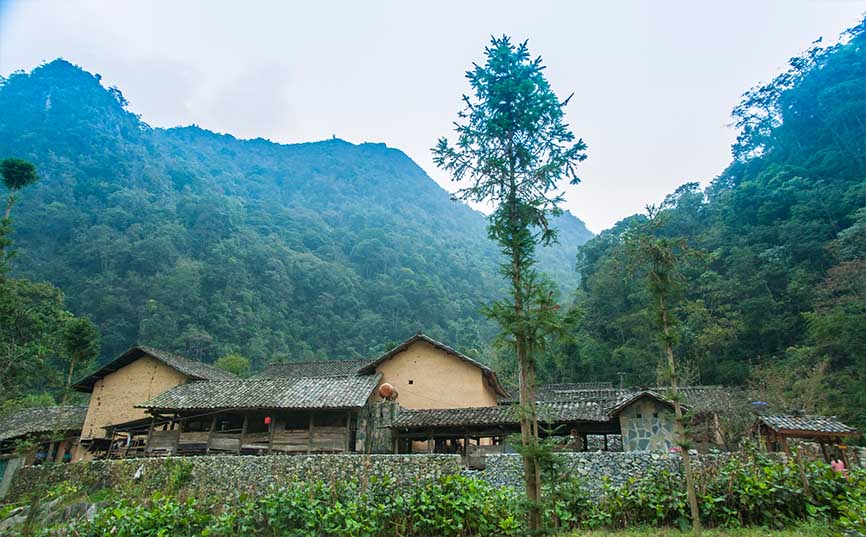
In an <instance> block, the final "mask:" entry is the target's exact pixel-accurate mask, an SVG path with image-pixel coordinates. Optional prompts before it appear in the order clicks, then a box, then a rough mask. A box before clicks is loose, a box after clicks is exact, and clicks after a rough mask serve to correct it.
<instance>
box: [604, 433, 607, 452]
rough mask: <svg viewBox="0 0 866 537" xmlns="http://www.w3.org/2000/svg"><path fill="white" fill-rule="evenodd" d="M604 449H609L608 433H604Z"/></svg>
mask: <svg viewBox="0 0 866 537" xmlns="http://www.w3.org/2000/svg"><path fill="white" fill-rule="evenodd" d="M604 450H605V451H607V434H605V435H604Z"/></svg>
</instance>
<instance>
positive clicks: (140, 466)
mask: <svg viewBox="0 0 866 537" xmlns="http://www.w3.org/2000/svg"><path fill="white" fill-rule="evenodd" d="M460 464H461V459H460V456H459V455H429V454H428V455H265V456H236V455H220V456H209V457H168V458H151V459H125V460H107V461H90V462H74V463H69V464H59V465H54V466H36V467H30V468H23V469H21V470H19V471H18V472H16V473H15V476H14V478H13V481H12V485H11V487H10V489H9V493H8V495H7V497H6V498H4V500H5V501H9V502H14V501H17V500H19V499H21V498H23V497H26V496H27V494H28V493H29V492H31V491H35V490H39V489H45V488H51V487H53V486H54V485H57V484H58V483H62V482H64V481H66V482H69V483H71V484H73V485H75V486H76V487H79V488H81V489H84V490H88V491H94V490H98V489H102V488H109V487H111V488H123V487H132V486H139V487H141V488H142V489H143V492H144V493H149V492H152V491H156V490H167V489H168V488H170V487H174V488H175V489H178V490H180V489H182V490H183V491H185V492H188V493H190V494H193V495H203V496H208V495H214V494H216V495H223V496H225V497H226V498H227V499H228V498H232V497H236V496H237V495H239V494H242V493H247V494H255V493H257V492H262V491H264V490H266V489H267V488H269V487H270V486H280V485H285V484H288V483H292V482H296V481H324V482H326V483H330V482H338V481H348V480H358V481H362V482H363V481H365V480H370V479H371V478H377V477H383V476H386V477H388V478H391V479H394V481H395V482H396V484H397V485H398V486H411V485H412V484H413V483H417V482H418V481H422V480H426V479H436V478H439V477H441V476H445V475H453V474H459V473H460V471H461V466H460ZM374 476H375V477H374Z"/></svg>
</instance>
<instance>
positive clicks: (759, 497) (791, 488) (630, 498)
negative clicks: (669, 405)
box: [561, 454, 866, 529]
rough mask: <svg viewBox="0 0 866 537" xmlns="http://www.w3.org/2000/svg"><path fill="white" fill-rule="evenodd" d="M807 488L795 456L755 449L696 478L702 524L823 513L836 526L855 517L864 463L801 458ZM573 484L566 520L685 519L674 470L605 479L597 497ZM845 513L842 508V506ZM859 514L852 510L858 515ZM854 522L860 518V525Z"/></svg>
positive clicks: (782, 524) (768, 521) (787, 520)
mask: <svg viewBox="0 0 866 537" xmlns="http://www.w3.org/2000/svg"><path fill="white" fill-rule="evenodd" d="M806 474H807V476H808V479H809V484H810V489H811V491H812V496H811V497H810V496H809V495H807V494H805V493H804V492H803V490H802V482H801V480H800V475H799V471H798V469H797V464H796V463H795V462H794V461H793V460H792V461H788V462H780V461H778V460H776V459H770V458H767V457H766V456H762V455H760V454H758V455H756V456H753V457H745V458H740V459H737V458H731V459H729V460H727V461H725V462H724V463H722V464H720V465H718V466H714V465H708V466H703V467H701V468H699V471H698V472H697V473H696V484H697V490H698V492H699V500H700V501H699V508H700V515H701V519H702V520H703V522H704V523H705V524H706V525H707V526H715V527H726V528H738V527H756V526H757V527H760V526H764V527H772V528H779V529H781V528H786V527H793V526H796V525H798V524H800V523H802V522H808V521H823V522H831V523H835V524H838V525H839V526H840V527H850V528H856V527H857V524H862V522H863V514H864V509H866V471H864V470H862V469H861V470H855V471H853V472H851V473H850V474H847V475H846V474H841V473H839V472H836V471H834V470H833V469H831V468H830V467H829V466H828V465H827V464H824V463H816V462H815V463H810V464H807V465H806ZM565 490H566V491H569V490H573V491H574V493H573V494H572V495H571V496H569V505H573V506H574V507H572V508H570V509H564V512H565V514H566V517H563V518H562V519H561V520H563V521H565V520H568V521H569V522H570V527H573V528H577V527H585V528H610V527H615V528H629V527H635V526H641V525H646V526H654V527H679V528H682V529H684V528H686V527H688V525H689V507H688V503H687V499H686V493H685V491H684V490H683V487H682V475H681V474H680V473H679V472H669V471H666V470H663V471H657V472H655V473H652V474H650V475H647V476H643V477H635V478H632V479H631V480H630V481H629V482H628V483H626V484H625V485H623V486H620V487H615V486H612V485H611V484H610V483H609V482H608V483H605V485H604V487H603V496H602V498H601V499H600V501H598V502H594V501H590V500H588V499H587V498H586V497H583V496H581V494H580V490H581V489H580V487H579V486H576V487H572V488H569V487H568V486H566V487H565ZM846 513H847V514H846ZM858 517H859V518H858ZM860 527H862V526H860Z"/></svg>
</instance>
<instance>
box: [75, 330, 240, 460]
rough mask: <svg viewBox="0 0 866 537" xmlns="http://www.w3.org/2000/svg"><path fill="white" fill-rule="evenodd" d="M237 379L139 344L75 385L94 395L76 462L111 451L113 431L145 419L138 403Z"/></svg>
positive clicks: (206, 366)
mask: <svg viewBox="0 0 866 537" xmlns="http://www.w3.org/2000/svg"><path fill="white" fill-rule="evenodd" d="M236 378H237V377H235V376H234V375H232V374H231V373H228V372H226V371H223V370H221V369H219V368H216V367H214V366H211V365H208V364H204V363H201V362H196V361H194V360H190V359H188V358H184V357H182V356H177V355H175V354H171V353H168V352H165V351H161V350H158V349H154V348H151V347H146V346H135V347H132V348H131V349H129V350H128V351H126V352H125V353H123V354H122V355H121V356H119V357H117V358H116V359H114V360H112V361H111V362H109V363H108V364H106V365H104V366H103V367H101V368H100V369H99V370H97V371H95V372H94V373H92V374H90V375H88V376H87V377H85V378H83V379H81V380H80V381H78V382H77V383H76V384H75V385H74V386H73V387H74V388H75V389H76V390H78V391H80V392H85V393H90V401H89V404H88V405H87V415H86V418H85V420H84V425H83V427H82V429H81V438H80V443H81V445H82V446H83V447H85V448H87V449H86V450H80V451H79V453H78V454H77V457H76V458H79V457H84V458H88V457H90V456H91V455H92V454H93V453H94V452H98V451H100V450H105V449H107V448H108V443H109V441H108V438H109V436H110V432H109V429H110V428H111V427H113V426H115V425H117V424H120V423H129V422H132V421H136V420H147V419H148V418H149V417H148V415H147V414H146V413H145V411H144V410H143V409H141V408H137V407H136V405H138V404H139V403H143V402H145V401H147V400H148V399H150V398H152V397H154V396H156V395H159V394H161V393H163V392H165V391H166V390H168V389H170V388H172V387H175V386H178V385H182V384H186V383H189V382H196V381H203V380H232V379H236Z"/></svg>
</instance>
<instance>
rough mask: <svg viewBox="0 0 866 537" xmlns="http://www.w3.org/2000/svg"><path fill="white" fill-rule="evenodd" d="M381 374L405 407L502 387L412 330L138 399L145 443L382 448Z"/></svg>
mask: <svg viewBox="0 0 866 537" xmlns="http://www.w3.org/2000/svg"><path fill="white" fill-rule="evenodd" d="M383 383H388V384H391V385H392V386H393V387H394V388H396V390H397V393H398V394H399V396H398V398H399V401H400V403H399V404H400V405H401V407H405V408H455V407H466V406H473V407H479V406H483V407H496V405H497V401H498V399H499V398H501V397H503V396H507V392H506V391H505V390H504V388H503V387H502V385H501V384H500V383H499V380H498V379H497V377H496V373H495V372H493V370H491V369H490V368H488V367H487V366H485V365H483V364H481V363H479V362H477V361H475V360H473V359H471V358H469V357H468V356H465V355H463V354H461V353H459V352H457V351H455V350H454V349H452V348H450V347H448V346H446V345H444V344H442V343H440V342H438V341H435V340H433V339H431V338H429V337H427V336H425V335H423V334H417V335H415V336H413V337H411V338H409V339H407V340H406V341H404V342H403V343H401V344H400V345H398V346H397V347H395V348H394V349H391V350H390V351H388V352H386V353H384V354H383V355H382V356H379V357H378V358H376V359H374V360H334V361H319V362H300V363H278V364H271V365H270V366H268V368H267V369H265V371H263V372H262V373H261V374H260V375H258V376H256V377H255V378H252V379H248V380H242V381H232V382H225V381H209V382H197V383H187V384H183V385H177V386H175V387H173V388H171V389H169V390H167V391H165V392H164V393H162V394H159V395H157V396H155V397H152V398H150V399H148V400H147V401H145V402H143V403H141V404H139V405H138V406H139V408H140V409H142V410H146V411H147V413H148V415H150V416H152V417H153V427H150V428H149V429H148V431H147V433H146V436H147V441H146V442H145V444H146V448H145V452H147V453H157V452H167V453H212V452H217V451H227V452H234V453H273V452H303V453H339V452H382V451H384V452H391V451H393V447H392V445H393V439H392V436H391V434H390V430H389V428H388V424H387V423H386V422H384V421H383V418H384V417H385V416H384V414H382V412H383V409H387V408H390V407H388V406H387V405H385V406H382V405H380V404H379V403H381V401H382V399H381V397H379V396H378V391H377V388H378V387H379V386H380V385H382V384H383ZM377 413H378V414H379V415H377ZM140 424H141V423H140V421H137V420H131V421H130V423H129V424H128V427H127V424H119V425H118V427H117V429H116V430H119V431H122V430H131V429H134V428H136V427H140ZM136 432H137V433H139V434H141V432H142V431H141V429H140V428H139V429H137V430H136Z"/></svg>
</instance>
